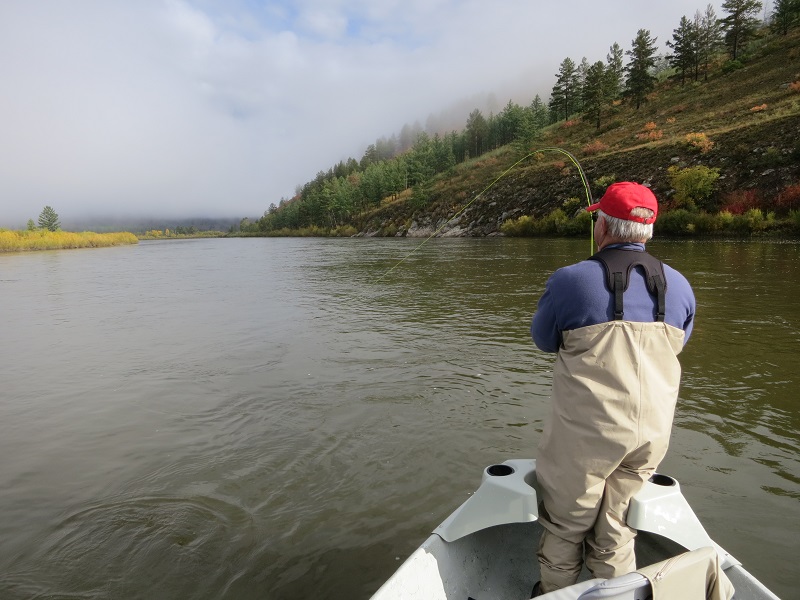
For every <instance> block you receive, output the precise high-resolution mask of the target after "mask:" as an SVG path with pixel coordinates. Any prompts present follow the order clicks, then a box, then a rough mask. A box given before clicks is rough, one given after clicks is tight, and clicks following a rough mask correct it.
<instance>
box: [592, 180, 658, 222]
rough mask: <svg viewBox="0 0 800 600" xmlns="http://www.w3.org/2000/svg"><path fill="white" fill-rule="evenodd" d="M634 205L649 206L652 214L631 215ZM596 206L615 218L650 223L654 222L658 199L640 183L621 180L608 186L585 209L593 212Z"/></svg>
mask: <svg viewBox="0 0 800 600" xmlns="http://www.w3.org/2000/svg"><path fill="white" fill-rule="evenodd" d="M636 207H642V208H649V209H650V210H652V211H653V216H652V217H650V218H644V217H634V216H632V215H631V211H632V210H633V209H634V208H636ZM598 208H599V209H600V210H602V211H603V212H604V213H605V214H607V215H609V216H611V217H616V218H617V219H623V220H625V221H636V222H637V223H645V224H650V223H654V222H655V220H656V216H657V215H658V200H656V197H655V195H654V194H653V192H651V191H650V188H648V187H645V186H643V185H642V184H640V183H634V182H632V181H622V182H620V183H612V184H611V185H610V186H608V189H607V190H606V193H605V194H603V197H602V198H600V202H597V203H596V204H592V205H591V206H590V207H589V208H587V209H586V210H588V211H589V212H594V211H596V210H597V209H598Z"/></svg>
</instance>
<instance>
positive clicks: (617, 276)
mask: <svg viewBox="0 0 800 600" xmlns="http://www.w3.org/2000/svg"><path fill="white" fill-rule="evenodd" d="M624 291H625V284H624V283H623V282H622V273H621V272H617V273H614V319H615V320H616V321H622V317H624V316H625V311H623V309H622V294H623V292H624Z"/></svg>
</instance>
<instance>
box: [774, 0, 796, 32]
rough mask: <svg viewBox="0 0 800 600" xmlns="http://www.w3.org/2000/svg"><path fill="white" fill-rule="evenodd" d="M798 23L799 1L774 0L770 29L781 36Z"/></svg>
mask: <svg viewBox="0 0 800 600" xmlns="http://www.w3.org/2000/svg"><path fill="white" fill-rule="evenodd" d="M799 22H800V0H775V6H774V7H773V9H772V28H773V30H774V31H776V32H778V33H780V34H781V35H786V34H787V33H789V29H791V28H792V27H794V26H795V25H797V24H798V23H799Z"/></svg>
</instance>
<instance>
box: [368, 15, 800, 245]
mask: <svg viewBox="0 0 800 600" xmlns="http://www.w3.org/2000/svg"><path fill="white" fill-rule="evenodd" d="M760 43H761V45H760V47H759V48H758V49H757V51H756V52H754V53H753V56H752V57H751V58H750V59H749V60H748V61H747V62H746V63H744V65H743V66H742V67H741V68H738V69H732V70H729V69H723V68H721V67H722V63H721V62H720V63H719V64H718V65H717V66H716V68H714V69H712V71H711V73H710V75H709V77H708V80H707V81H699V82H687V83H686V84H685V85H681V84H680V82H679V81H675V80H667V81H665V82H662V83H660V84H659V85H658V86H657V87H656V89H655V91H654V92H653V93H652V94H650V96H649V98H648V102H646V103H645V104H643V105H642V107H641V108H640V109H638V110H636V109H635V108H633V107H631V106H628V105H626V104H618V105H616V106H609V107H608V109H607V110H606V111H605V112H604V113H603V115H602V121H601V126H600V128H599V129H598V128H595V126H594V124H590V123H588V122H585V121H581V120H578V117H575V118H574V119H573V120H570V121H562V122H560V123H556V124H554V125H551V126H549V127H547V128H545V129H544V130H543V132H542V134H541V136H540V139H539V140H537V143H536V144H535V145H534V146H532V147H531V148H530V149H529V150H535V149H537V148H547V147H558V148H562V149H564V150H566V151H568V152H570V153H572V154H573V155H574V156H576V157H577V158H578V160H579V161H580V163H581V165H582V167H583V169H584V171H585V173H586V175H587V177H588V179H589V182H590V184H591V186H592V193H593V195H594V196H595V197H598V196H599V194H601V193H602V192H603V190H604V189H605V187H606V186H607V185H608V184H609V183H611V182H613V181H622V180H632V181H638V182H642V183H645V184H647V185H649V186H651V187H652V189H653V190H654V192H655V193H656V196H657V197H658V198H659V200H660V201H661V202H662V204H663V206H664V208H665V209H666V210H669V209H670V208H677V207H678V205H677V203H675V202H674V201H673V199H674V194H675V190H674V189H673V186H672V184H671V182H670V173H669V170H668V169H669V168H670V167H677V168H679V169H681V168H687V167H693V166H706V167H709V168H714V169H719V179H718V180H717V181H716V183H715V187H714V190H713V194H712V196H711V198H710V199H709V202H708V204H709V210H711V208H710V207H713V208H714V209H715V210H723V209H730V210H731V211H732V212H736V210H737V208H738V209H741V208H742V207H744V208H764V209H765V212H766V211H767V210H768V209H769V208H770V206H771V202H772V201H773V200H774V199H775V198H776V197H780V198H782V199H783V200H784V202H789V205H788V206H784V208H787V209H789V210H798V209H800V187H798V186H800V83H795V82H800V30H797V29H796V30H794V31H793V32H790V34H789V35H788V36H767V37H765V38H764V39H762V40H761V42H760ZM721 60H724V59H721ZM688 134H703V135H702V136H699V139H701V140H702V139H705V140H708V141H710V142H711V144H709V146H711V147H710V149H707V151H705V152H703V151H701V150H700V149H699V148H698V147H696V146H693V145H691V144H690V143H688V142H687V135H688ZM525 154H526V153H523V152H520V150H519V149H518V148H514V147H513V146H511V145H509V146H505V147H502V148H499V149H498V150H495V151H494V152H492V153H489V154H484V155H482V156H480V157H479V158H477V159H474V160H471V161H468V162H465V163H462V164H459V165H457V166H456V167H454V168H453V169H451V170H450V171H449V172H448V173H447V174H444V175H440V176H437V178H435V179H434V180H433V182H432V184H431V185H430V189H429V196H428V201H427V204H426V205H425V206H424V207H422V208H419V207H418V206H417V207H415V204H418V203H413V202H412V201H411V191H410V190H406V192H404V193H401V194H399V196H397V197H395V198H394V199H385V200H384V201H383V202H381V205H380V206H379V207H377V208H375V209H373V210H371V211H370V212H367V213H364V214H362V215H360V216H359V217H358V218H357V219H355V220H354V222H353V225H354V226H355V227H356V229H357V231H358V232H359V235H365V236H374V235H384V236H385V235H392V236H405V235H407V236H428V235H431V234H432V233H433V232H434V231H437V230H439V228H441V231H439V232H438V233H437V235H443V236H447V235H449V236H487V235H498V234H499V233H500V227H501V225H502V224H503V223H504V222H506V221H507V220H509V219H512V218H515V217H519V216H521V215H530V216H533V217H537V218H540V217H543V216H545V215H547V214H548V213H550V212H551V211H552V210H554V209H556V208H560V207H563V206H564V205H565V203H566V204H567V207H570V208H571V209H572V212H574V207H575V206H576V203H575V201H573V202H571V203H570V202H569V200H570V199H571V198H580V199H581V203H583V202H585V192H584V188H583V185H582V183H581V180H580V177H579V174H578V171H577V169H576V168H575V167H574V166H573V165H571V163H570V161H569V160H564V156H562V155H560V154H558V153H556V152H547V153H544V154H543V155H536V156H530V157H529V158H527V159H526V160H524V161H523V162H522V163H520V164H519V165H518V166H517V167H515V168H514V169H513V170H511V171H510V172H509V173H508V174H507V175H505V176H504V177H502V178H501V179H500V180H498V181H497V182H496V183H495V184H494V185H492V186H491V188H490V189H488V191H486V192H485V193H483V194H481V195H480V197H478V198H476V196H477V195H478V194H480V193H481V191H482V190H484V189H486V188H487V186H489V185H490V184H491V183H492V182H493V181H494V180H495V179H497V178H498V177H499V176H500V175H501V174H502V173H503V172H504V171H505V170H506V169H508V168H509V167H510V166H511V165H513V164H514V163H515V162H517V161H518V160H519V159H520V158H521V157H522V156H524V155H525ZM787 190H788V191H787ZM795 196H797V197H796V198H795ZM467 205H468V208H466V210H464V212H463V213H462V214H460V215H459V216H458V217H457V218H456V219H452V217H453V215H456V214H457V213H459V211H461V210H462V209H464V207H465V206H467ZM450 219H452V220H450ZM448 220H450V221H449V222H448Z"/></svg>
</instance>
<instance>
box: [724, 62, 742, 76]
mask: <svg viewBox="0 0 800 600" xmlns="http://www.w3.org/2000/svg"><path fill="white" fill-rule="evenodd" d="M743 67H744V65H743V64H742V62H741V61H740V60H729V61H728V62H726V63H725V64H724V65H722V72H723V73H725V74H728V73H732V72H733V71H737V70H739V69H741V68H743Z"/></svg>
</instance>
